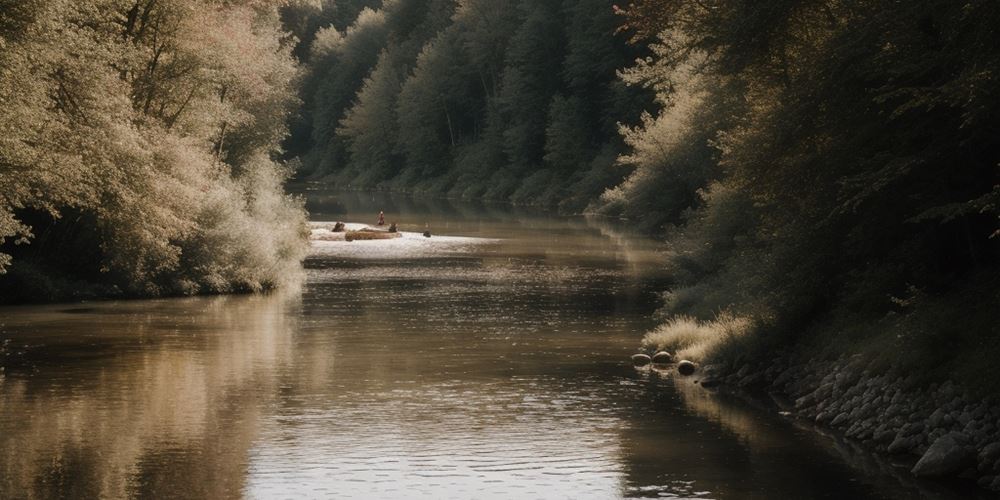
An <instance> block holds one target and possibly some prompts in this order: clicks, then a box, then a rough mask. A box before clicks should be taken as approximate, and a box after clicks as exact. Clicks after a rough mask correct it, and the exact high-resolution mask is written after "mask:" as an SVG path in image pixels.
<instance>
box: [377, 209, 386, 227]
mask: <svg viewBox="0 0 1000 500" xmlns="http://www.w3.org/2000/svg"><path fill="white" fill-rule="evenodd" d="M378 225H380V226H384V225H385V213H384V212H382V211H381V210H379V212H378Z"/></svg>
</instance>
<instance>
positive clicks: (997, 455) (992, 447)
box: [979, 441, 1000, 463]
mask: <svg viewBox="0 0 1000 500" xmlns="http://www.w3.org/2000/svg"><path fill="white" fill-rule="evenodd" d="M997 459H1000V441H998V442H994V443H990V444H988V445H986V446H984V447H983V448H982V449H981V450H979V461H980V462H987V463H993V462H996V461H997Z"/></svg>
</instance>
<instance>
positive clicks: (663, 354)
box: [653, 351, 674, 365]
mask: <svg viewBox="0 0 1000 500" xmlns="http://www.w3.org/2000/svg"><path fill="white" fill-rule="evenodd" d="M673 362H674V357H673V356H671V355H670V353H669V352H667V351H660V352H658V353H656V354H654V355H653V363H656V364H658V365H667V364H670V363H673Z"/></svg>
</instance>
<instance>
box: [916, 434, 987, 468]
mask: <svg viewBox="0 0 1000 500" xmlns="http://www.w3.org/2000/svg"><path fill="white" fill-rule="evenodd" d="M975 458H976V450H975V449H974V448H973V447H972V446H970V445H969V438H968V437H967V436H965V435H964V434H962V433H960V432H951V433H948V434H945V435H943V436H941V437H939V438H937V439H936V440H935V441H934V443H933V444H931V445H930V447H929V448H927V451H926V452H924V455H923V456H922V457H920V460H919V461H918V462H917V465H915V466H913V470H912V471H911V472H912V473H913V475H915V476H923V477H940V476H947V475H950V474H955V473H957V472H960V471H962V470H964V469H966V468H967V467H969V466H970V465H975Z"/></svg>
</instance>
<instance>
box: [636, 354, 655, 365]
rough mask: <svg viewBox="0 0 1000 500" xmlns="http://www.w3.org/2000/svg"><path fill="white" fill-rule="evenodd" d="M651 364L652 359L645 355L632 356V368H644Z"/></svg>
mask: <svg viewBox="0 0 1000 500" xmlns="http://www.w3.org/2000/svg"><path fill="white" fill-rule="evenodd" d="M652 362H653V359H652V358H650V357H649V356H648V355H646V354H633V355H632V364H633V365H634V366H646V365H648V364H650V363H652Z"/></svg>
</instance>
